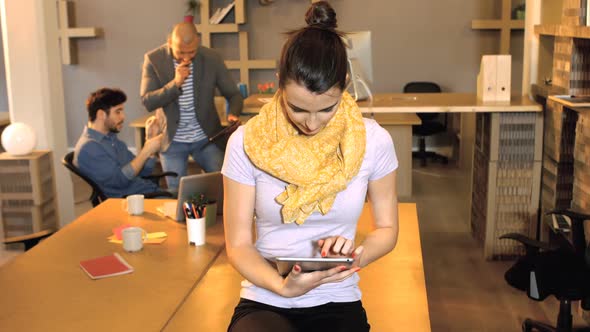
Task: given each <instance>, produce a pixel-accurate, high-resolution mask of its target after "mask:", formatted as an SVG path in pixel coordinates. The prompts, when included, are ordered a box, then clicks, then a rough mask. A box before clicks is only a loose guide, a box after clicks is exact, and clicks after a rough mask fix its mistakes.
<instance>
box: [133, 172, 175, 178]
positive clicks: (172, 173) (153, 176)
mask: <svg viewBox="0 0 590 332" xmlns="http://www.w3.org/2000/svg"><path fill="white" fill-rule="evenodd" d="M164 176H173V177H177V176H178V174H177V173H176V172H164V173H158V174H151V175H146V176H142V177H141V178H142V179H146V180H154V179H159V178H162V177H164Z"/></svg>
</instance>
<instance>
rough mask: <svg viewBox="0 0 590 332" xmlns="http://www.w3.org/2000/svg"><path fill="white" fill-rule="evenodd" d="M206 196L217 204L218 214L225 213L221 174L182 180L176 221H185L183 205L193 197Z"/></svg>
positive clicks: (207, 174)
mask: <svg viewBox="0 0 590 332" xmlns="http://www.w3.org/2000/svg"><path fill="white" fill-rule="evenodd" d="M195 194H197V195H199V194H204V195H205V198H206V199H207V200H209V201H216V202H217V214H221V213H222V212H223V176H222V175H221V172H213V173H203V174H195V175H187V176H183V177H182V178H180V185H179V187H178V204H177V205H176V220H177V221H182V220H184V219H185V216H184V212H183V211H182V203H184V202H185V201H188V200H190V199H191V198H192V197H193V195H195Z"/></svg>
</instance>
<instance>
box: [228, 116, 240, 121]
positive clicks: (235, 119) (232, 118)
mask: <svg viewBox="0 0 590 332" xmlns="http://www.w3.org/2000/svg"><path fill="white" fill-rule="evenodd" d="M239 121H240V118H239V117H237V116H235V115H233V114H229V115H228V116H227V122H230V123H231V122H239Z"/></svg>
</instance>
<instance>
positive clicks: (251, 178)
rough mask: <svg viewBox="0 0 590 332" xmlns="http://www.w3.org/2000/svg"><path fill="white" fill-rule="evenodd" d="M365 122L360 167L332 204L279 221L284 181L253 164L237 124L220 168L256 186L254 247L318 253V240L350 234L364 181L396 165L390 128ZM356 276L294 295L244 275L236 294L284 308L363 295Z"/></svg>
mask: <svg viewBox="0 0 590 332" xmlns="http://www.w3.org/2000/svg"><path fill="white" fill-rule="evenodd" d="M364 123H365V128H366V133H367V135H366V137H367V145H366V149H365V156H364V159H363V163H362V165H361V169H360V171H359V173H358V174H357V175H356V176H355V177H354V178H353V179H352V180H351V181H350V183H349V184H348V186H347V188H346V189H345V190H343V191H341V192H339V193H338V194H337V195H336V200H335V201H334V205H333V206H332V209H331V210H330V211H329V212H328V213H327V214H326V215H321V214H320V213H318V212H315V213H313V214H312V215H311V216H309V217H308V218H307V219H306V221H305V223H304V224H303V225H297V224H295V223H290V224H284V223H283V221H282V218H281V212H280V210H281V207H282V205H280V204H278V203H277V202H276V201H275V197H277V196H278V195H279V194H280V193H282V192H283V191H284V190H285V187H286V185H287V183H286V182H283V181H281V180H279V179H277V178H275V177H273V176H271V175H269V174H268V173H266V172H264V171H262V170H260V169H259V168H257V167H256V166H254V164H252V162H251V161H250V159H249V158H248V156H247V155H246V153H245V151H244V128H243V127H240V128H238V130H236V132H235V133H234V134H233V135H232V136H231V138H230V139H229V142H228V145H227V150H226V152H225V160H224V163H223V168H222V171H221V172H222V173H223V175H224V176H226V177H228V178H230V179H232V180H234V181H236V182H239V183H242V184H245V185H250V186H255V187H256V206H255V214H256V235H257V239H256V248H257V249H258V251H259V252H260V254H261V255H262V256H263V257H265V258H267V259H270V260H272V259H273V258H274V257H280V256H296V257H319V256H320V252H319V250H318V248H317V240H319V239H323V238H326V237H329V236H338V235H339V236H343V237H345V238H348V239H354V237H355V234H356V225H357V221H358V219H359V216H360V214H361V211H362V209H363V205H364V202H365V196H366V193H367V186H368V181H372V180H377V179H380V178H382V177H384V176H385V175H387V174H389V173H391V172H393V171H394V170H395V169H396V168H397V166H398V161H397V157H396V155H395V149H394V146H393V141H392V139H391V136H390V135H389V133H388V132H387V131H386V130H385V129H383V128H382V127H381V126H379V124H377V122H375V121H374V120H371V119H364ZM227 203H228V204H231V202H227ZM230 222H231V221H230ZM356 245H358V244H356ZM358 280H359V277H358V275H357V274H354V275H353V276H352V277H350V278H348V279H346V280H343V281H341V282H339V283H329V284H324V285H321V286H319V287H317V288H315V289H313V290H311V291H309V292H308V293H306V294H304V295H302V296H299V297H295V298H284V297H282V296H279V295H277V294H275V293H273V292H271V291H268V290H266V289H264V288H260V287H257V286H255V285H253V284H252V283H250V282H248V281H247V280H244V281H243V282H242V291H241V294H240V296H241V297H243V298H245V299H249V300H252V301H256V302H261V303H265V304H269V305H272V306H276V307H282V308H302V307H312V306H317V305H322V304H325V303H328V302H353V301H358V300H360V298H361V292H360V289H359V288H358V285H357V284H358Z"/></svg>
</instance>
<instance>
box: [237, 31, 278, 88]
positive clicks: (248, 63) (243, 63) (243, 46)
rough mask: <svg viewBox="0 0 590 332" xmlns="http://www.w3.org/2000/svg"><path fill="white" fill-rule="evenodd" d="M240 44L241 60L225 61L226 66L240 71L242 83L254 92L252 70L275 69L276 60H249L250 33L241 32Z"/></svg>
mask: <svg viewBox="0 0 590 332" xmlns="http://www.w3.org/2000/svg"><path fill="white" fill-rule="evenodd" d="M239 43H240V60H238V61H235V60H233V61H232V60H228V61H225V65H226V66H227V68H229V69H239V70H240V82H242V83H245V84H246V85H248V91H252V90H250V69H274V68H276V67H277V64H276V61H275V60H251V59H249V58H248V56H249V55H248V53H249V52H248V32H246V31H240V33H239Z"/></svg>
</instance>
